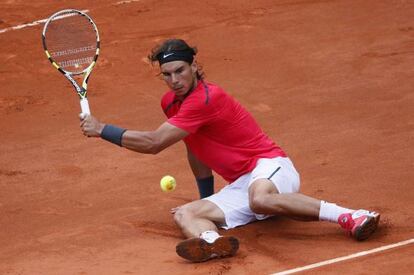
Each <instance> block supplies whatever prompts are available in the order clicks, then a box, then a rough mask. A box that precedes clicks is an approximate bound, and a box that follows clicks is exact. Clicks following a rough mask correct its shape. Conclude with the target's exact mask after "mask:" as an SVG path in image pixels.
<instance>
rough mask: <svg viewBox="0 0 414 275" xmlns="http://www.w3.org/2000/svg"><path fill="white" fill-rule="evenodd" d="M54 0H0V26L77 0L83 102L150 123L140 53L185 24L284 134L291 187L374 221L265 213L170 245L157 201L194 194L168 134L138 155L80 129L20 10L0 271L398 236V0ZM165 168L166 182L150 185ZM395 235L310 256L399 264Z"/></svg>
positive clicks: (2, 58) (241, 95) (150, 85)
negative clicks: (364, 211) (346, 223)
mask: <svg viewBox="0 0 414 275" xmlns="http://www.w3.org/2000/svg"><path fill="white" fill-rule="evenodd" d="M70 2H71V3H70V4H63V3H61V2H60V1H53V2H52V1H45V0H43V1H30V2H27V1H23V0H20V1H11V0H9V1H2V2H1V3H0V29H4V28H7V27H10V26H15V25H18V24H23V23H28V22H33V21H35V20H39V19H43V18H46V17H48V16H49V15H50V14H52V13H53V12H55V11H57V10H59V9H63V8H68V7H73V8H78V9H89V10H90V13H89V14H90V15H91V16H92V17H93V18H94V19H95V21H96V23H97V25H98V27H99V30H100V34H101V38H102V52H101V57H100V59H99V60H98V65H97V67H96V69H95V71H94V72H93V74H92V77H91V80H90V82H89V89H90V91H89V99H90V104H91V110H92V112H93V113H94V114H95V115H96V116H97V117H99V118H100V119H102V120H103V121H105V122H108V123H113V124H116V125H119V126H122V127H126V128H130V129H140V130H151V129H155V128H156V127H158V125H159V124H161V123H162V122H163V121H164V119H165V118H164V116H163V114H162V111H161V109H160V107H159V101H160V97H161V95H162V94H163V92H164V91H165V89H166V87H165V86H164V84H163V83H162V81H160V80H159V79H158V78H157V76H156V72H157V70H156V69H151V67H149V66H148V64H146V63H145V62H144V61H143V60H144V57H145V56H146V55H147V54H148V52H149V50H150V49H151V48H152V47H153V46H154V44H156V43H157V42H159V41H161V40H163V39H165V38H170V37H181V38H184V39H187V40H188V41H189V42H190V43H191V44H192V45H196V46H198V48H199V50H200V53H199V55H198V59H199V61H200V62H201V63H202V64H203V65H204V69H205V71H206V73H207V79H208V80H209V81H211V82H215V83H218V84H219V85H221V86H222V87H223V88H225V89H226V90H227V91H228V92H229V93H231V94H232V95H233V96H234V97H236V98H237V99H238V100H239V101H241V102H242V104H244V105H245V106H246V108H247V109H248V110H250V111H251V112H252V114H253V115H254V116H255V117H256V119H257V120H258V122H259V123H260V124H261V125H262V127H263V129H264V130H265V131H266V132H267V133H268V134H269V135H270V136H271V137H272V138H274V139H275V140H276V142H278V143H279V144H280V145H281V146H282V147H283V148H284V149H285V150H286V151H287V152H288V154H289V155H290V157H291V158H292V159H293V161H294V162H295V164H296V166H297V168H298V170H299V171H300V173H301V176H302V192H304V193H305V194H308V195H311V196H315V197H317V198H321V199H325V200H328V201H333V202H337V203H339V204H342V205H345V206H348V207H352V208H360V207H363V208H369V209H374V210H377V211H379V212H381V213H382V224H381V228H380V229H379V230H378V232H377V233H376V234H375V235H373V236H372V238H371V239H370V240H368V241H366V242H362V243H358V242H355V241H353V240H351V239H349V238H347V237H346V236H344V234H343V233H342V231H341V229H340V228H338V226H336V225H334V224H329V223H317V222H315V223H301V222H295V221H291V220H287V219H272V220H268V221H264V222H259V223H254V224H251V225H248V226H245V227H242V228H237V229H234V230H231V231H228V232H224V234H233V235H235V236H237V237H238V238H240V240H241V248H240V252H239V253H238V255H237V256H236V257H234V258H228V259H223V260H214V261H210V262H206V263H202V264H191V263H188V262H186V261H184V260H182V259H181V258H179V257H178V256H177V255H176V254H175V245H176V243H177V242H178V241H180V240H181V234H180V232H179V230H178V229H177V228H176V226H175V224H174V221H173V219H172V216H171V214H170V213H169V210H170V208H172V207H175V206H178V205H181V204H183V203H186V202H189V201H191V200H194V199H196V198H197V191H196V188H195V184H194V180H193V176H192V174H191V172H190V170H189V168H188V165H187V161H186V156H185V152H184V146H183V144H182V143H180V144H177V145H175V146H173V147H171V148H169V149H168V150H166V151H164V152H162V153H160V154H159V155H156V156H152V155H140V154H137V153H134V152H130V151H127V150H125V149H121V148H117V147H116V146H115V145H111V144H109V143H107V142H105V141H102V140H98V139H88V138H85V137H84V136H83V135H82V134H81V132H80V129H79V121H78V117H77V116H78V113H79V102H78V100H77V98H76V96H75V94H74V91H73V88H72V87H71V86H70V84H69V83H68V82H67V80H66V79H64V77H63V76H62V75H60V74H59V73H58V72H57V71H55V69H53V68H52V66H51V65H50V64H49V62H48V61H47V59H46V57H45V56H44V52H43V49H42V46H41V39H40V34H41V29H42V26H35V27H29V28H25V29H21V30H15V31H9V32H5V33H1V34H0V87H1V89H0V117H1V120H0V128H1V131H0V144H1V145H0V274H269V273H272V272H277V271H282V270H286V269H290V268H295V267H299V266H304V265H308V264H311V263H315V262H319V261H323V260H327V259H331V258H335V257H340V256H344V255H349V254H352V253H356V252H359V251H362V250H368V249H372V248H375V247H380V246H383V245H387V244H390V243H395V242H398V241H402V240H406V239H410V238H413V236H414V226H413V224H414V217H413V215H412V213H413V211H414V205H413V203H412V201H413V198H414V188H413V182H414V174H413V157H414V146H413V142H414V118H413V117H414V116H413V110H414V93H413V86H414V80H413V75H414V74H413V73H414V72H413V67H414V51H413V47H414V21H413V15H414V2H412V1H402V0H401V1H400V0H398V1H397V0H395V1H391V0H390V1H377V0H366V1H359V0H352V1H351V0H349V1H345V0H344V1H305V0H303V1H287V0H285V1H270V0H269V1H263V0H257V1H243V0H235V1H218V0H214V1H189V0H185V1H154V0H141V1H137V2H132V3H126V4H115V2H116V0H113V1H108V0H106V1H99V2H98V1H93V2H92V1H70ZM230 2H231V3H230ZM92 3H93V4H92ZM165 174H171V175H173V176H175V177H176V179H177V181H178V186H177V189H176V191H175V192H173V193H168V194H165V193H162V192H161V190H160V188H159V179H160V178H161V177H162V176H163V175H165ZM216 178H217V179H218V183H217V187H222V186H224V184H225V182H224V181H223V180H221V179H220V178H219V177H216ZM412 251H413V246H412V245H410V246H407V247H404V248H400V249H398V248H397V249H395V250H392V251H388V252H387V251H386V252H382V253H380V254H378V255H371V256H367V257H364V258H360V259H354V260H352V261H350V262H348V263H341V264H336V265H331V266H329V267H324V268H321V269H320V270H319V271H321V272H322V271H323V272H326V273H332V274H335V273H338V272H339V273H340V272H342V271H344V270H345V271H346V272H345V273H355V274H381V273H382V274H389V273H395V274H402V273H407V274H408V273H413V272H414V266H413V264H412V259H413V252H412ZM367 266H368V267H367ZM312 272H318V270H314V271H312Z"/></svg>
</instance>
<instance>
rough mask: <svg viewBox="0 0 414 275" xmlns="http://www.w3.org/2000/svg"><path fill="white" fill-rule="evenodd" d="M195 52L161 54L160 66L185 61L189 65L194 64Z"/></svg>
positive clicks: (159, 55)
mask: <svg viewBox="0 0 414 275" xmlns="http://www.w3.org/2000/svg"><path fill="white" fill-rule="evenodd" d="M194 55H195V52H194V51H193V50H192V49H188V50H184V51H177V50H172V51H166V52H161V53H159V54H158V55H157V59H158V62H159V63H160V66H161V65H162V64H164V63H167V62H171V61H177V60H179V61H185V62H187V63H188V64H190V65H191V64H192V63H193V60H194Z"/></svg>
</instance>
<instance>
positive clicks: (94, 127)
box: [79, 113, 105, 137]
mask: <svg viewBox="0 0 414 275" xmlns="http://www.w3.org/2000/svg"><path fill="white" fill-rule="evenodd" d="M79 118H80V120H81V122H80V127H81V131H82V132H83V134H84V135H85V136H87V137H100V136H101V133H102V130H103V128H104V127H105V124H104V123H101V122H100V121H99V120H98V119H96V118H95V117H93V116H91V115H87V114H83V113H81V114H80V115H79Z"/></svg>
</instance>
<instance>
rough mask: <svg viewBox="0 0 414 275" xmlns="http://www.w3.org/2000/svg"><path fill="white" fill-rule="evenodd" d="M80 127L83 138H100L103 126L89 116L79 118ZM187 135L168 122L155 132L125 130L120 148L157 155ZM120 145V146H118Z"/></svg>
mask: <svg viewBox="0 0 414 275" xmlns="http://www.w3.org/2000/svg"><path fill="white" fill-rule="evenodd" d="M80 118H81V123H80V127H81V129H82V132H83V134H84V135H85V136H88V137H101V135H102V131H103V130H104V128H105V124H104V123H101V122H100V121H99V120H98V119H96V118H95V117H93V116H91V115H86V116H81V117H80ZM187 135H188V133H187V132H186V131H184V130H182V129H180V128H178V127H176V126H174V125H172V124H170V123H168V122H164V123H163V124H162V125H161V126H160V127H159V128H158V129H157V130H155V131H135V130H126V131H125V132H123V134H122V139H121V140H122V144H121V145H122V147H125V148H127V149H129V150H133V151H136V152H139V153H144V154H157V153H159V152H161V151H162V150H164V149H165V148H167V147H168V146H171V145H173V144H174V143H176V142H178V141H180V140H182V139H183V138H185V137H186V136H187ZM118 145H120V144H118Z"/></svg>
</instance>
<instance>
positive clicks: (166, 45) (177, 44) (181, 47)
mask: <svg viewBox="0 0 414 275" xmlns="http://www.w3.org/2000/svg"><path fill="white" fill-rule="evenodd" d="M170 51H193V52H194V55H196V54H197V48H196V47H190V46H189V45H188V44H187V42H185V41H184V40H182V39H175V38H173V39H167V40H165V41H164V42H162V43H161V44H159V45H157V46H155V47H154V48H152V50H151V53H150V54H149V55H148V59H149V61H150V62H151V64H154V62H158V55H159V54H160V53H164V52H170ZM190 65H191V64H190ZM196 65H197V79H199V80H201V79H203V78H204V72H203V70H202V67H201V66H200V65H199V64H198V63H196Z"/></svg>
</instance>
